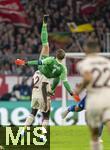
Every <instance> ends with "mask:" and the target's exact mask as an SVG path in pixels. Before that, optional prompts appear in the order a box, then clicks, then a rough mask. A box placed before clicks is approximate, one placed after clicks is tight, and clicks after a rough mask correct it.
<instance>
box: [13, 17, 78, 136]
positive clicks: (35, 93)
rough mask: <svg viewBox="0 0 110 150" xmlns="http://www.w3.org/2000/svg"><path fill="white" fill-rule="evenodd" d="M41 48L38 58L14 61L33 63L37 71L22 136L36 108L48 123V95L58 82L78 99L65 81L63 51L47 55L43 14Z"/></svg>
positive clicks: (46, 35)
mask: <svg viewBox="0 0 110 150" xmlns="http://www.w3.org/2000/svg"><path fill="white" fill-rule="evenodd" d="M41 41H42V50H41V54H40V58H39V60H32V61H27V62H26V61H24V60H21V59H17V60H16V61H15V63H16V64H17V65H28V66H32V65H35V66H37V68H38V71H36V72H35V74H34V76H33V90H32V101H31V107H32V112H31V114H30V115H29V117H28V118H27V119H26V122H25V127H24V129H23V130H22V132H21V136H24V131H25V130H26V128H27V126H30V125H31V124H32V123H33V121H34V118H35V115H36V113H37V111H38V110H40V111H41V112H43V117H44V120H43V123H42V125H43V126H47V125H48V120H49V113H50V95H52V94H53V93H54V92H55V88H56V86H57V85H58V83H59V82H60V80H62V81H63V84H64V86H65V88H66V90H67V91H68V92H69V94H70V95H71V96H73V97H74V99H75V100H79V97H78V96H77V95H75V94H74V93H73V92H72V90H71V87H70V85H69V83H68V81H67V68H66V66H64V65H63V64H62V60H63V59H64V58H65V51H64V50H62V49H58V50H56V58H55V57H49V44H48V32H47V16H46V15H45V16H44V19H43V25H42V31H41ZM51 78H54V80H53V83H52V86H51V85H50V79H51Z"/></svg>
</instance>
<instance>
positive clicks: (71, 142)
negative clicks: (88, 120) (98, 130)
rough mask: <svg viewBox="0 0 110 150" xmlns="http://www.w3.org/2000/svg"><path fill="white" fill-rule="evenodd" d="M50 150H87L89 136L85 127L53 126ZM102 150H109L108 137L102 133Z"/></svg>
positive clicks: (105, 131) (109, 141) (105, 133)
mask: <svg viewBox="0 0 110 150" xmlns="http://www.w3.org/2000/svg"><path fill="white" fill-rule="evenodd" d="M50 133H51V136H50V138H51V140H50V142H51V144H50V150H89V149H90V148H89V146H90V145H89V143H90V134H89V132H88V128H87V127H86V126H68V127H66V126H64V127H59V126H57V127H56V126H53V127H51V130H50ZM102 139H103V140H104V142H103V144H104V150H110V136H109V134H108V132H107V130H106V129H104V131H103V137H102Z"/></svg>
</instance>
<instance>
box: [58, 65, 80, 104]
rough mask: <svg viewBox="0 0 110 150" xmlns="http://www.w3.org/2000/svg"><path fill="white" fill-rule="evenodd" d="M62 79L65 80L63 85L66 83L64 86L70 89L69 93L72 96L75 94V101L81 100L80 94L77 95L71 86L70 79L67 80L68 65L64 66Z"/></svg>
mask: <svg viewBox="0 0 110 150" xmlns="http://www.w3.org/2000/svg"><path fill="white" fill-rule="evenodd" d="M60 79H61V80H62V81H63V85H64V87H65V88H66V90H67V91H68V93H69V94H70V95H71V96H73V98H74V100H75V101H80V98H79V96H78V95H76V94H75V93H74V92H73V91H72V89H71V87H70V84H69V83H68V80H67V69H66V67H64V68H63V71H62V74H61V76H60Z"/></svg>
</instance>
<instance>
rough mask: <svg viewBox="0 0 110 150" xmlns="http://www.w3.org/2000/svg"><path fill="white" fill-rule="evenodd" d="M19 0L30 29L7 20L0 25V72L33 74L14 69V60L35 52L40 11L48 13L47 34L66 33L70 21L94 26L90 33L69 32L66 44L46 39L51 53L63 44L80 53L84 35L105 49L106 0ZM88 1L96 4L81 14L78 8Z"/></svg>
mask: <svg viewBox="0 0 110 150" xmlns="http://www.w3.org/2000/svg"><path fill="white" fill-rule="evenodd" d="M21 2H22V4H23V5H24V8H25V11H26V13H27V15H28V17H29V19H30V21H31V28H24V27H18V26H14V25H13V24H7V23H1V24H0V74H6V75H7V74H19V75H23V74H24V72H25V74H26V75H32V74H33V72H34V68H32V67H30V68H29V67H23V68H21V67H17V68H16V66H15V65H14V60H15V58H16V57H18V56H20V57H23V58H26V59H28V57H29V59H31V58H33V56H34V57H37V55H39V53H40V50H41V40H40V32H41V25H42V17H43V14H49V20H48V31H49V32H50V33H53V32H69V29H68V26H67V23H68V22H73V21H74V22H75V23H76V25H79V24H83V23H88V22H89V23H91V24H92V25H93V26H94V27H95V31H94V32H92V33H78V34H73V35H72V36H71V39H72V40H71V42H69V43H68V44H67V43H66V44H65V43H63V44H64V45H60V43H57V42H52V41H51V39H50V51H51V53H54V52H55V49H56V48H58V47H60V46H61V47H62V46H63V48H64V49H65V51H66V52H81V51H82V46H83V43H84V41H86V40H87V39H88V38H96V39H97V40H98V41H99V43H100V46H101V51H107V44H106V41H107V39H106V37H107V33H110V1H109V0H37V1H35V0H21ZM88 4H93V5H96V9H95V10H94V12H91V13H90V12H89V14H86V13H82V12H81V7H82V6H83V5H84V6H86V5H88ZM68 61H69V60H68ZM70 62H72V60H70ZM70 62H69V63H70ZM69 63H68V64H69Z"/></svg>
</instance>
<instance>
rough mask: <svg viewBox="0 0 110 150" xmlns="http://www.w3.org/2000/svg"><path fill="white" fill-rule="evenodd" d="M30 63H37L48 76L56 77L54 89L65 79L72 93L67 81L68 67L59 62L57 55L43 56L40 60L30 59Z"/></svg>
mask: <svg viewBox="0 0 110 150" xmlns="http://www.w3.org/2000/svg"><path fill="white" fill-rule="evenodd" d="M27 64H28V65H37V68H38V70H39V71H40V72H41V73H42V74H43V75H45V76H46V77H47V78H54V80H53V84H52V91H54V90H55V88H56V86H57V85H58V83H59V82H60V80H62V81H63V84H64V86H65V88H66V90H67V91H68V92H69V93H70V94H71V95H72V90H71V87H70V85H69V83H68V81H67V68H66V67H65V66H64V65H63V64H62V63H61V62H59V61H58V60H57V59H56V58H55V57H42V59H40V60H38V61H37V60H33V61H28V62H27Z"/></svg>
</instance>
